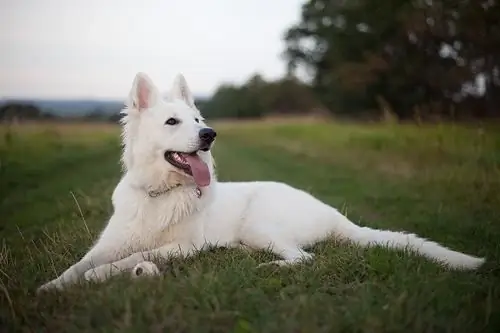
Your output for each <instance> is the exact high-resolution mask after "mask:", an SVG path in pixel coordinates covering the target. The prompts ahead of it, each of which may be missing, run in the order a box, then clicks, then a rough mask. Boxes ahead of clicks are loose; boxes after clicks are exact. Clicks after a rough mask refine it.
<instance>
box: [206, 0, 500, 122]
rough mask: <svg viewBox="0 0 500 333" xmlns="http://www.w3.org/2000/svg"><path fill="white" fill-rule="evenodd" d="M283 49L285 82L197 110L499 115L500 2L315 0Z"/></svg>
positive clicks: (256, 82)
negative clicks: (304, 77)
mask: <svg viewBox="0 0 500 333" xmlns="http://www.w3.org/2000/svg"><path fill="white" fill-rule="evenodd" d="M284 41H285V45H286V48H285V51H284V53H283V56H284V59H285V61H286V62H287V65H288V70H289V71H288V74H287V75H286V77H285V78H283V79H281V80H277V81H273V82H265V81H264V80H263V79H262V77H260V76H259V75H255V76H253V77H252V78H250V79H249V80H248V81H247V82H246V83H245V84H243V85H241V86H235V85H229V84H224V85H222V86H220V87H219V88H218V89H217V91H216V92H215V94H214V95H213V96H212V97H211V98H210V99H209V100H206V101H202V102H200V108H202V109H205V110H204V111H206V112H205V113H206V114H207V116H208V115H210V117H237V118H243V117H260V116H263V115H266V114H269V113H308V112H312V111H314V110H318V109H321V110H328V112H330V113H333V114H336V115H345V116H349V117H358V116H360V115H366V114H368V115H371V116H373V117H384V116H387V115H390V116H393V117H397V118H400V119H417V120H421V119H428V118H429V119H432V118H439V119H446V118H451V119H459V118H466V119H469V118H484V117H497V116H499V115H500V112H499V110H498V107H497V106H498V103H499V101H500V5H499V4H498V2H497V0H454V1H452V0H441V1H438V0H413V1H409V0H384V1H373V0H330V1H328V0H308V1H306V2H305V3H304V4H303V6H302V9H301V19H300V21H299V22H297V23H296V24H295V25H293V26H291V27H289V28H288V29H287V30H286V32H285V34H284ZM301 73H302V74H303V75H304V74H305V76H306V77H308V78H309V80H308V81H306V82H305V83H304V82H301V81H299V80H298V79H297V78H296V76H297V75H299V74H301Z"/></svg>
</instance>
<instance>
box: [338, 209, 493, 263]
mask: <svg viewBox="0 0 500 333" xmlns="http://www.w3.org/2000/svg"><path fill="white" fill-rule="evenodd" d="M339 215H341V214H340V213H339ZM341 216H342V222H340V221H339V222H340V223H339V224H338V225H337V230H336V233H337V234H338V235H339V236H341V237H342V238H345V239H347V240H350V241H352V242H354V243H356V244H358V245H360V246H387V247H389V248H392V249H402V250H406V249H410V250H412V251H414V252H416V253H418V254H420V255H422V256H424V257H427V258H429V259H432V260H434V261H437V262H439V263H441V264H443V265H445V266H448V267H450V268H453V269H461V270H473V269H476V268H478V267H479V266H481V265H482V264H483V263H484V261H485V259H484V258H478V257H474V256H471V255H468V254H464V253H461V252H457V251H453V250H450V249H448V248H446V247H444V246H442V245H440V244H438V243H436V242H432V241H429V240H427V239H424V238H421V237H419V236H417V235H415V234H409V233H404V232H397V231H389V230H377V229H372V228H368V227H360V226H358V225H356V224H354V223H352V222H351V221H350V220H348V219H347V217H345V216H343V215H341ZM338 218H339V217H337V219H338ZM337 221H338V220H337Z"/></svg>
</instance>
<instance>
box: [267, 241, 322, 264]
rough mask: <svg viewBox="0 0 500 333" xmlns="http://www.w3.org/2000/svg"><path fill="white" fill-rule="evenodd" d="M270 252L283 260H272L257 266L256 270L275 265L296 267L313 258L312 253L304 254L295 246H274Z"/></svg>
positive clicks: (304, 252)
mask: <svg viewBox="0 0 500 333" xmlns="http://www.w3.org/2000/svg"><path fill="white" fill-rule="evenodd" d="M271 251H272V252H273V253H274V254H276V255H279V256H281V257H282V258H283V259H281V260H273V261H270V262H265V263H262V264H259V265H258V266H257V268H259V267H262V266H270V265H276V266H289V265H296V264H300V263H303V262H306V261H310V260H312V259H313V258H314V255H313V254H312V253H309V252H306V251H304V250H302V249H301V248H299V247H295V246H276V244H275V245H274V246H273V247H272V248H271Z"/></svg>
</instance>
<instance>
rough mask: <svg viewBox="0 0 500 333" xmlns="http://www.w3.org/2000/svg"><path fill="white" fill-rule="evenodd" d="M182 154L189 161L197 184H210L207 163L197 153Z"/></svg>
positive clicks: (202, 185)
mask: <svg viewBox="0 0 500 333" xmlns="http://www.w3.org/2000/svg"><path fill="white" fill-rule="evenodd" d="M182 156H183V157H184V158H185V159H186V161H187V162H188V163H189V166H190V167H191V172H192V173H193V177H194V181H195V182H196V184H197V185H198V186H201V187H204V186H208V185H210V171H208V166H207V164H206V163H205V162H203V161H202V160H201V158H200V157H199V156H198V155H197V154H193V155H188V154H182Z"/></svg>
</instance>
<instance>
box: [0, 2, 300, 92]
mask: <svg viewBox="0 0 500 333" xmlns="http://www.w3.org/2000/svg"><path fill="white" fill-rule="evenodd" d="M302 2H303V1H301V0H84V1H76V0H0V6H1V7H0V45H1V53H0V97H49V98H54V97H56V98H72V97H83V98H124V96H125V95H126V94H127V93H128V91H129V89H130V86H131V84H132V80H133V78H134V75H135V73H136V72H138V71H144V72H147V73H148V74H149V75H150V76H151V77H152V78H153V80H154V81H155V82H156V83H157V85H158V86H159V87H160V89H161V90H162V91H165V90H166V89H168V88H169V86H170V84H171V82H172V80H173V78H174V76H175V74H176V73H178V72H182V73H183V74H184V75H185V77H186V79H187V80H188V83H189V84H190V86H191V89H192V90H193V91H194V92H195V93H196V94H198V95H206V94H210V93H212V92H213V91H214V89H215V88H216V87H217V85H218V84H220V83H221V82H228V81H232V82H235V83H241V82H243V81H244V80H245V79H247V78H248V77H249V76H250V75H251V74H252V73H254V72H260V73H262V74H263V75H264V77H266V78H276V77H279V76H281V75H282V74H283V73H284V71H285V63H284V61H282V60H281V59H280V58H279V56H280V53H281V52H282V51H283V48H284V43H283V41H282V35H283V33H284V31H285V29H286V28H287V27H288V26H290V25H291V24H293V23H295V22H296V21H297V20H298V18H299V14H300V5H301V3H302Z"/></svg>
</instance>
